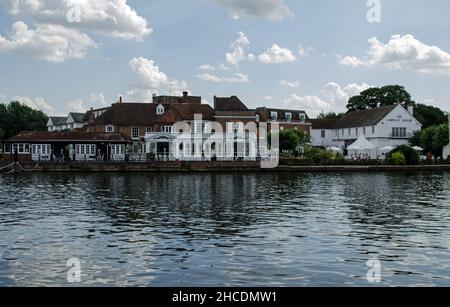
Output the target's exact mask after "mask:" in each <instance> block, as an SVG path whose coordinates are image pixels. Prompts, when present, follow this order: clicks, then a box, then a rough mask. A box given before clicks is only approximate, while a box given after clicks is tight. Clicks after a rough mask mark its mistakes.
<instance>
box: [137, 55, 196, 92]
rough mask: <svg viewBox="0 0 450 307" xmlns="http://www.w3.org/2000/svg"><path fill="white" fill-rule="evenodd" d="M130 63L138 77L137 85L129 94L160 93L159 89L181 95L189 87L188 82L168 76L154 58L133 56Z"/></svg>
mask: <svg viewBox="0 0 450 307" xmlns="http://www.w3.org/2000/svg"><path fill="white" fill-rule="evenodd" d="M129 64H130V67H131V70H132V71H133V72H134V73H135V75H136V77H137V87H136V88H135V89H132V90H131V91H130V93H129V96H133V95H132V94H133V93H134V96H135V97H137V96H139V95H138V94H136V93H139V94H140V95H141V94H142V93H145V94H148V93H150V92H152V93H158V92H159V91H165V92H169V93H170V94H172V95H180V94H182V92H183V91H185V90H186V89H187V84H186V82H184V81H180V80H177V79H175V78H169V77H167V75H166V74H165V73H164V72H162V71H161V70H160V68H159V66H157V65H156V64H155V62H154V61H152V60H149V59H146V58H143V57H139V58H133V59H131V60H130V63H129ZM141 96H143V95H141Z"/></svg>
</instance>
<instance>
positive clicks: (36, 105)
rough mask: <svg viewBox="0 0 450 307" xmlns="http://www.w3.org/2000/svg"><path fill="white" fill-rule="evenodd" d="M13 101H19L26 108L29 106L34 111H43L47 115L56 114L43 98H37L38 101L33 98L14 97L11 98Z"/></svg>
mask: <svg viewBox="0 0 450 307" xmlns="http://www.w3.org/2000/svg"><path fill="white" fill-rule="evenodd" d="M11 101H18V102H20V103H22V104H24V105H26V106H29V107H30V108H32V109H35V110H39V111H42V112H44V113H45V114H47V115H52V114H54V112H55V109H54V108H53V107H52V106H51V105H50V104H48V103H47V102H46V101H45V99H44V98H42V97H37V98H36V99H34V100H33V99H32V98H29V97H23V96H13V97H12V98H11Z"/></svg>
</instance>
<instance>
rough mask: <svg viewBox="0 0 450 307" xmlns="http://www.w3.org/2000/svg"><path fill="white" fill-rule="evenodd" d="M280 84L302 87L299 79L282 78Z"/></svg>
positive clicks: (289, 86)
mask: <svg viewBox="0 0 450 307" xmlns="http://www.w3.org/2000/svg"><path fill="white" fill-rule="evenodd" d="M280 86H284V87H287V88H298V87H300V82H298V81H287V80H281V81H280Z"/></svg>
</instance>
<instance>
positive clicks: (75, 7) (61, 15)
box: [6, 0, 152, 40]
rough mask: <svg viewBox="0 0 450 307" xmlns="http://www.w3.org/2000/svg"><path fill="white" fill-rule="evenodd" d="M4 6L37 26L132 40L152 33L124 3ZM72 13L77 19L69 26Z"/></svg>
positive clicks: (43, 0)
mask: <svg viewBox="0 0 450 307" xmlns="http://www.w3.org/2000/svg"><path fill="white" fill-rule="evenodd" d="M6 5H7V8H8V9H9V12H10V13H11V14H13V15H15V16H16V17H17V16H26V17H27V18H31V19H32V20H34V21H35V22H37V23H39V24H53V25H56V24H57V25H61V26H64V27H66V28H77V29H84V30H89V31H94V32H97V33H101V34H104V35H108V36H112V37H118V38H123V39H136V40H142V39H143V38H144V37H145V36H146V35H148V34H150V33H151V32H152V29H151V28H149V27H148V22H147V20H146V19H145V18H143V17H141V16H139V15H138V14H137V12H136V11H135V10H134V9H133V8H131V7H130V6H129V5H128V4H127V0H95V1H86V0H67V1H66V0H65V1H57V0H6ZM73 12H75V13H74V14H73V15H71V16H74V17H75V16H76V17H79V18H80V19H79V20H76V21H75V22H70V18H68V15H70V14H71V13H73ZM72 21H73V20H72ZM78 21H79V22H78Z"/></svg>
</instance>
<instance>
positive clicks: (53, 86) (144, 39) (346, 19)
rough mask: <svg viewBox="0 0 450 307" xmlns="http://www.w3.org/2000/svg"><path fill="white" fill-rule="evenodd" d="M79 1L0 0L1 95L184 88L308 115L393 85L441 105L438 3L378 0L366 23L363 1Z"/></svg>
mask: <svg viewBox="0 0 450 307" xmlns="http://www.w3.org/2000/svg"><path fill="white" fill-rule="evenodd" d="M89 2H90V1H85V0H71V1H68V2H65V1H63V0H61V1H60V3H58V1H50V0H4V1H2V4H0V7H1V8H0V69H1V71H2V73H1V74H0V99H1V102H6V101H9V100H12V99H13V98H15V99H19V100H21V101H22V102H23V103H26V104H28V105H30V106H32V107H35V108H38V109H42V110H43V111H45V112H47V113H49V114H55V115H56V114H63V113H66V112H68V111H82V110H84V109H87V108H90V107H101V106H104V105H109V104H111V103H113V102H115V101H116V100H117V97H118V96H119V95H124V96H125V99H126V100H127V101H139V102H141V101H142V102H147V101H149V100H150V97H151V95H152V93H158V94H169V93H172V94H178V93H180V92H181V91H183V90H189V91H190V92H191V93H192V94H194V95H201V96H202V97H203V98H204V99H205V103H211V102H212V100H213V96H214V95H217V96H230V95H237V96H239V97H240V98H241V99H242V100H243V101H244V102H245V103H246V104H247V105H248V106H249V107H258V106H273V107H280V108H281V107H285V108H297V109H305V110H306V111H307V112H308V114H310V116H315V115H316V114H317V113H319V112H320V111H322V110H324V111H330V110H333V111H343V110H345V105H346V101H347V99H348V97H350V96H352V95H355V94H357V93H358V92H359V91H361V90H364V89H366V88H367V87H369V86H382V85H385V84H401V85H404V86H405V87H406V88H407V90H408V91H409V92H410V93H411V94H412V95H413V98H414V99H415V100H416V101H417V102H421V103H427V104H433V105H436V106H439V107H442V108H444V109H446V110H450V91H449V89H448V83H449V81H450V80H449V79H450V40H448V39H447V35H446V34H447V32H448V30H450V21H449V19H448V18H447V14H448V12H449V11H450V2H448V1H444V0H431V1H426V2H425V1H418V0H412V1H411V0H409V1H406V0H390V1H387V0H381V1H379V3H380V8H381V15H380V17H381V22H375V23H370V22H369V21H368V19H367V13H368V11H369V10H370V9H371V8H370V7H368V6H367V1H366V0H345V1H329V0H315V1H312V0H310V1H307V0H303V1H302V0H247V1H243V0H241V1H238V0H151V1H137V0H128V1H126V0H101V1H93V2H91V3H89ZM374 2H376V3H377V1H374ZM55 3H56V4H55ZM93 3H95V4H93ZM375 7H378V4H375ZM73 9H77V10H73ZM71 10H72V11H71ZM68 12H79V13H80V14H79V15H77V14H75V15H71V16H72V17H73V16H75V17H78V16H79V17H80V20H76V21H80V22H69V21H68V20H67V16H66V15H67V13H68ZM112 21H114V22H112ZM394 35H395V36H394ZM375 38H376V39H375ZM369 39H371V40H370V42H369ZM227 54H229V56H228V57H227Z"/></svg>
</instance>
